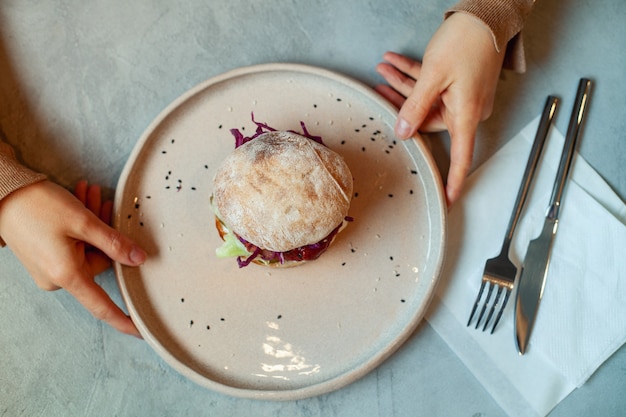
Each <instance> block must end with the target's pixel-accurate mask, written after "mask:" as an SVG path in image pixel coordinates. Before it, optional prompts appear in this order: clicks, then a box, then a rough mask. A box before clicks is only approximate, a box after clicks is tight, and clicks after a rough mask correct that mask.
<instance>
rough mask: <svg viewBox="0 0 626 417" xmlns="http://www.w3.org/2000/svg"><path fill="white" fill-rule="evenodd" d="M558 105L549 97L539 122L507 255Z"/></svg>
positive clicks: (507, 242) (513, 217)
mask: <svg viewBox="0 0 626 417" xmlns="http://www.w3.org/2000/svg"><path fill="white" fill-rule="evenodd" d="M558 103H559V99H558V98H556V97H554V96H548V98H547V99H546V104H545V106H544V108H543V113H542V115H541V120H540V121H539V127H538V128H537V134H536V135H535V140H534V142H533V146H532V148H531V150H530V155H529V157H528V162H527V163H526V170H525V171H524V176H523V177H522V184H521V185H520V189H519V191H518V192H517V199H516V200H515V205H514V206H513V207H514V210H513V214H512V215H511V219H510V220H509V226H508V228H507V232H506V236H505V238H504V245H503V246H504V247H505V250H506V252H507V253H508V248H509V245H510V244H511V240H512V239H513V234H514V233H515V227H516V226H517V222H518V221H519V218H520V215H521V213H522V209H523V208H524V203H525V202H526V196H527V195H528V190H529V189H530V185H531V183H532V179H533V176H534V174H535V169H536V168H537V163H538V162H539V157H540V156H541V151H542V149H543V145H544V143H545V142H546V138H547V137H548V131H549V130H550V126H551V125H552V120H553V119H554V116H555V115H556V109H557V106H558Z"/></svg>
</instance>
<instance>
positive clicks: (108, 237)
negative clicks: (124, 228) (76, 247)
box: [71, 212, 146, 266]
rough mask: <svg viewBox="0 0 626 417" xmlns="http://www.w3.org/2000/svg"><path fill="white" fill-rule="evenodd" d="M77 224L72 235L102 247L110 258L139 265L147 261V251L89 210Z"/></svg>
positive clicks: (99, 247)
mask: <svg viewBox="0 0 626 417" xmlns="http://www.w3.org/2000/svg"><path fill="white" fill-rule="evenodd" d="M75 223H76V224H77V226H76V228H75V229H74V231H73V235H72V236H71V237H73V238H75V239H78V240H81V241H84V242H87V243H89V244H91V245H92V246H94V247H96V248H98V249H100V250H101V251H102V252H104V253H105V254H106V255H107V256H108V257H109V258H111V259H112V260H114V261H117V262H120V263H122V264H124V265H130V266H138V265H141V264H143V263H144V262H145V260H146V252H145V251H144V250H143V249H142V248H140V247H139V246H138V245H137V244H136V243H135V242H133V241H132V240H131V239H130V238H128V237H126V236H124V235H123V234H122V233H120V232H119V231H117V230H115V229H113V228H111V227H110V226H108V225H107V224H105V223H104V222H103V221H102V220H100V219H99V218H98V217H96V216H95V215H94V214H93V213H91V212H88V213H87V216H86V217H85V218H84V219H83V221H82V222H75Z"/></svg>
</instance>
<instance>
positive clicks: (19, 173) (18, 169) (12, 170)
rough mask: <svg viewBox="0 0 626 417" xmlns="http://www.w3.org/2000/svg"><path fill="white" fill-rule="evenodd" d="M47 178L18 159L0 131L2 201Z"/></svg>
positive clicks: (0, 189)
mask: <svg viewBox="0 0 626 417" xmlns="http://www.w3.org/2000/svg"><path fill="white" fill-rule="evenodd" d="M45 179H46V176H45V175H43V174H39V173H37V172H34V171H32V170H30V169H28V168H26V167H25V166H24V165H22V164H20V163H19V162H18V161H17V159H16V158H15V153H14V152H13V148H11V146H9V145H8V144H7V143H6V142H3V141H2V135H1V133H0V201H2V199H4V198H5V197H6V196H8V195H9V194H11V193H12V192H13V191H15V190H18V189H20V188H22V187H25V186H27V185H30V184H34V183H36V182H39V181H43V180H45ZM2 246H4V241H3V240H2V238H1V237H0V247H2Z"/></svg>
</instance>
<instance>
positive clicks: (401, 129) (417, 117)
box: [395, 73, 440, 139]
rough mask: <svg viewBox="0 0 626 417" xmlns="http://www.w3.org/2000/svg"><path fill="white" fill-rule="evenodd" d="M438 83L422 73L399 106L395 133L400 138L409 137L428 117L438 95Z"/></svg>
mask: <svg viewBox="0 0 626 417" xmlns="http://www.w3.org/2000/svg"><path fill="white" fill-rule="evenodd" d="M437 86H438V83H436V82H435V80H433V79H432V78H431V77H429V76H428V74H425V73H422V76H421V77H420V78H418V79H417V81H416V83H415V87H414V88H413V91H412V92H411V95H409V96H408V97H407V98H406V101H405V102H404V104H403V105H402V107H401V108H400V112H399V113H398V120H397V121H396V126H395V133H396V135H397V136H398V137H399V138H400V139H407V138H410V137H411V136H413V135H414V134H415V132H417V130H418V129H419V128H420V126H421V125H422V124H423V123H424V120H426V118H427V117H428V114H429V113H430V111H431V109H432V106H433V104H434V103H435V101H436V100H437V98H438V97H439V93H440V91H439V88H438V87H437Z"/></svg>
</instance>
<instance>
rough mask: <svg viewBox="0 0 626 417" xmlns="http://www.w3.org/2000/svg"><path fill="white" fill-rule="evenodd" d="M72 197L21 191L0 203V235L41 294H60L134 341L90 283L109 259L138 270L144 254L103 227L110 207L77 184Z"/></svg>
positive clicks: (46, 186)
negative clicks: (71, 299) (62, 291)
mask: <svg viewBox="0 0 626 417" xmlns="http://www.w3.org/2000/svg"><path fill="white" fill-rule="evenodd" d="M75 194H76V197H77V198H75V197H74V196H72V194H71V193H70V192H68V191H66V190H65V189H63V188H61V187H60V186H58V185H56V184H53V183H52V182H50V181H43V182H38V183H35V184H32V185H29V186H26V187H24V188H21V189H19V190H17V191H15V192H13V193H11V194H9V195H8V196H7V197H5V198H4V200H2V201H0V235H1V236H2V238H3V239H4V241H5V242H6V243H7V245H8V246H9V247H10V248H11V250H12V251H13V253H14V254H15V256H17V258H18V259H19V260H20V261H21V262H22V264H23V265H24V266H25V267H26V269H27V270H28V272H29V273H30V274H31V276H32V277H33V279H34V281H35V283H36V284H37V285H38V286H39V287H40V288H41V289H43V290H47V291H53V290H57V289H59V288H64V289H65V290H67V291H68V292H69V293H70V294H72V295H73V296H74V297H75V298H76V299H77V300H78V301H79V302H80V303H81V304H83V306H85V307H86V308H87V310H89V311H90V312H91V314H93V315H94V317H96V318H97V319H100V320H103V321H105V322H106V323H108V324H110V325H111V326H113V327H114V328H115V329H117V330H119V331H121V332H123V333H126V334H130V335H134V336H137V337H140V335H139V332H138V331H137V328H136V327H135V325H134V324H133V322H132V321H131V319H130V318H129V317H128V316H126V315H125V314H124V313H123V312H122V310H121V309H120V308H119V307H118V306H117V305H116V304H115V303H114V302H113V301H112V300H111V299H110V298H109V296H108V295H107V293H106V292H105V291H104V290H103V289H102V288H101V287H100V286H99V285H97V284H96V283H95V281H94V276H95V275H97V274H99V273H100V272H103V271H104V270H105V269H106V268H108V267H109V266H110V262H111V261H110V260H111V259H114V260H116V261H118V262H120V263H122V264H125V265H131V266H138V265H140V264H142V263H143V262H144V261H145V259H146V253H145V252H144V251H143V250H142V249H141V248H139V247H138V246H137V245H136V244H134V243H133V242H132V241H131V240H130V239H129V238H127V237H125V236H123V235H122V234H121V233H120V232H118V231H116V230H114V229H112V228H111V227H109V226H108V225H107V223H109V221H110V219H111V208H112V205H111V203H110V202H106V203H102V201H101V190H100V187H98V186H96V185H92V186H88V185H87V182H85V181H82V182H80V183H79V184H78V185H77V186H76V190H75Z"/></svg>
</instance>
